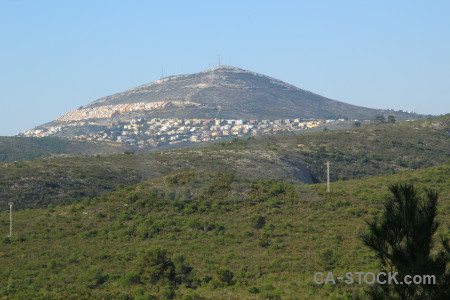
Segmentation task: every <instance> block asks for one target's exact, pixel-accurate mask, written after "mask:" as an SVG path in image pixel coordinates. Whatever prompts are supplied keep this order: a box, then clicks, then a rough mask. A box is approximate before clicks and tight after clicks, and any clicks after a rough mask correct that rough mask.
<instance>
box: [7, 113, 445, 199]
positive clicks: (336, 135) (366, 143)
mask: <svg viewBox="0 0 450 300" xmlns="http://www.w3.org/2000/svg"><path fill="white" fill-rule="evenodd" d="M449 124H450V115H446V116H442V117H438V118H432V119H427V120H421V121H415V122H404V123H400V124H394V125H380V126H368V127H362V128H355V129H352V130H342V131H332V132H320V133H314V134H302V135H270V136H263V137H256V138H254V137H253V138H246V139H235V140H232V141H229V142H224V143H219V144H215V145H210V146H206V147H199V148H193V149H182V150H173V151H159V152H156V151H155V152H149V153H139V154H128V155H104V156H103V155H102V156H95V157H75V158H58V159H42V160H34V161H23V162H17V163H2V164H0V204H1V205H3V206H4V205H5V204H6V203H7V202H8V201H14V202H15V203H16V204H17V208H27V207H28V208H31V207H43V206H44V207H45V206H47V205H49V204H64V203H70V202H72V201H75V202H76V201H81V200H82V199H83V198H84V197H94V196H98V195H100V194H102V193H105V192H108V191H111V190H113V189H115V188H116V186H117V185H118V184H127V185H128V184H134V183H138V182H141V181H144V180H147V179H149V178H155V177H160V176H164V175H167V174H169V173H172V172H179V171H186V170H208V171H222V172H229V173H236V174H239V175H242V176H245V177H249V178H259V179H277V180H280V181H283V182H287V183H296V184H298V183H312V182H324V181H325V180H326V177H325V174H324V171H325V165H324V164H325V162H326V161H330V162H331V179H332V181H336V180H339V179H353V178H361V177H367V176H372V175H377V174H390V173H398V172H403V171H406V170H411V169H419V168H426V167H430V166H434V165H438V164H441V163H443V162H445V161H447V160H448V159H449V158H450V153H449V150H448V149H450V139H449V132H450V125H449Z"/></svg>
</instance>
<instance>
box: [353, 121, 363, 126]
mask: <svg viewBox="0 0 450 300" xmlns="http://www.w3.org/2000/svg"><path fill="white" fill-rule="evenodd" d="M352 127H361V122H360V121H355V122H353V123H352Z"/></svg>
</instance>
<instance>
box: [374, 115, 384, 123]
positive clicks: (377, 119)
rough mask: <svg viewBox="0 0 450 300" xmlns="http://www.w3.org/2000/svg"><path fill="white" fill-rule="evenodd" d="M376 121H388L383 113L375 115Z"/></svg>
mask: <svg viewBox="0 0 450 300" xmlns="http://www.w3.org/2000/svg"><path fill="white" fill-rule="evenodd" d="M375 121H377V122H378V123H385V122H386V118H385V117H384V116H382V115H380V116H375Z"/></svg>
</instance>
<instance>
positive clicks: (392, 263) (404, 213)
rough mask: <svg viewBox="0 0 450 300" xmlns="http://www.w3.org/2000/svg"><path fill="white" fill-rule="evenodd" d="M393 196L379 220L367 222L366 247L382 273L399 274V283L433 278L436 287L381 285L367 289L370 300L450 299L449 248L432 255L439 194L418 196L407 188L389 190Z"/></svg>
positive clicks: (445, 244) (446, 244)
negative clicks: (414, 278) (379, 263)
mask: <svg viewBox="0 0 450 300" xmlns="http://www.w3.org/2000/svg"><path fill="white" fill-rule="evenodd" d="M389 190H390V192H391V193H392V196H391V197H389V198H387V199H386V201H385V202H384V207H383V211H382V214H381V216H379V217H378V218H375V219H374V220H373V221H371V222H367V224H368V227H369V230H368V233H366V234H363V235H362V241H363V242H364V244H365V245H366V246H368V247H369V248H371V249H372V250H374V251H375V252H376V254H377V257H378V258H379V260H380V261H381V264H382V266H383V268H384V270H383V271H384V272H392V273H393V272H398V275H397V277H396V278H397V280H398V282H404V281H405V276H406V275H410V276H414V275H434V276H435V278H436V284H424V283H422V284H409V285H408V284H384V285H380V284H378V285H375V286H373V287H372V288H370V289H369V291H368V294H369V296H370V297H371V298H372V299H450V270H449V267H450V246H449V241H448V240H442V241H441V242H442V245H443V249H441V250H440V251H439V252H438V253H437V254H435V255H432V250H433V235H434V234H435V233H436V230H437V229H438V227H439V223H438V222H437V221H436V216H437V204H438V194H437V193H436V192H434V191H432V190H425V191H424V195H419V194H418V191H417V189H416V188H415V187H414V186H413V185H409V184H394V185H390V186H389Z"/></svg>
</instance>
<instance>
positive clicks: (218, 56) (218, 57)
mask: <svg viewBox="0 0 450 300" xmlns="http://www.w3.org/2000/svg"><path fill="white" fill-rule="evenodd" d="M217 60H218V62H219V67H220V66H221V63H220V54H219V55H217Z"/></svg>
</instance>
